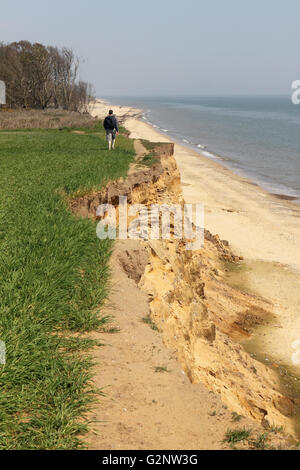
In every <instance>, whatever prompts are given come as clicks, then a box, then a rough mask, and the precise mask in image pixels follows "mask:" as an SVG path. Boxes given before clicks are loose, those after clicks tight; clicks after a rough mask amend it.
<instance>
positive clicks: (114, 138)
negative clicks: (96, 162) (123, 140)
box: [112, 131, 116, 150]
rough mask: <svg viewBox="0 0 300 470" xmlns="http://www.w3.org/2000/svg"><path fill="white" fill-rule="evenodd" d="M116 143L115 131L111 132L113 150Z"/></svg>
mask: <svg viewBox="0 0 300 470" xmlns="http://www.w3.org/2000/svg"><path fill="white" fill-rule="evenodd" d="M115 143H116V131H114V132H113V133H112V149H113V150H114V148H115Z"/></svg>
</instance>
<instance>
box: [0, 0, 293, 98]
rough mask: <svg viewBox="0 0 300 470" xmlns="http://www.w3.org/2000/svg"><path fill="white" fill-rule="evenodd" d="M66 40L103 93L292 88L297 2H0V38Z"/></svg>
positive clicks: (282, 90) (285, 91)
mask: <svg viewBox="0 0 300 470" xmlns="http://www.w3.org/2000/svg"><path fill="white" fill-rule="evenodd" d="M24 39H26V40H29V41H31V42H41V43H43V44H46V45H54V46H59V47H60V46H67V47H71V48H73V49H74V51H75V52H76V54H77V55H78V56H79V57H80V58H81V59H82V62H83V63H82V65H81V72H80V75H81V78H82V79H83V80H86V81H89V82H91V83H92V84H93V86H94V88H95V90H96V94H97V96H98V97H101V96H103V97H105V96H109V95H184V94H194V95H195V94H216V95H220V94H290V93H291V83H292V82H293V81H294V80H297V79H300V48H299V44H300V1H299V0H205V1H204V0H111V1H110V0H51V1H41V0H26V1H24V0H13V1H10V2H7V1H5V2H4V1H3V0H0V41H3V42H12V41H19V40H24Z"/></svg>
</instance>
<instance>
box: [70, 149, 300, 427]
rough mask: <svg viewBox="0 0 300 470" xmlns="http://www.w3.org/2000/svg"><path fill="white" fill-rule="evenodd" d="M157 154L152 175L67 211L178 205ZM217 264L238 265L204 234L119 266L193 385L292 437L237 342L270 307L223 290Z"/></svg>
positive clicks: (176, 180)
mask: <svg viewBox="0 0 300 470" xmlns="http://www.w3.org/2000/svg"><path fill="white" fill-rule="evenodd" d="M157 155H158V156H159V161H158V162H157V163H156V164H155V165H154V166H152V167H151V168H148V169H142V170H139V171H136V172H132V171H131V174H130V176H129V178H128V179H127V180H126V181H123V180H121V181H119V182H115V183H109V184H108V185H107V187H106V188H104V189H103V190H102V191H101V192H99V193H97V194H94V195H89V196H86V197H84V198H80V199H77V200H75V201H73V203H72V204H71V206H72V209H73V211H74V212H76V213H77V214H80V215H83V216H90V217H93V218H95V212H96V208H97V206H98V204H100V203H104V202H108V203H111V204H113V205H115V206H116V207H117V204H118V196H119V195H127V197H128V202H129V203H130V204H131V203H132V204H136V203H141V204H146V205H147V206H149V205H151V204H153V203H156V204H163V203H173V204H174V203H177V204H178V203H180V204H183V202H184V201H183V200H182V192H181V185H180V174H179V172H178V169H177V166H176V162H175V159H174V157H173V156H172V148H168V149H166V148H164V147H163V146H161V147H160V149H159V150H157ZM200 202H201V201H200ZM224 260H226V261H231V262H236V261H237V258H236V257H235V256H234V255H233V253H232V252H231V250H230V248H229V246H228V243H227V242H225V241H221V240H220V239H219V237H218V236H217V235H216V236H213V235H212V234H211V233H210V232H208V231H207V230H205V244H204V248H202V249H201V250H199V251H186V250H185V244H184V242H183V241H181V240H176V239H174V238H173V239H171V240H146V241H141V242H140V248H139V250H136V252H135V253H131V252H128V253H127V255H126V259H123V260H121V261H122V262H121V265H122V266H123V267H124V269H125V271H126V272H127V274H128V276H130V277H132V278H133V279H135V281H136V282H138V283H139V286H140V288H141V289H143V290H144V291H145V292H147V294H148V295H149V307H150V312H151V317H152V320H153V322H154V323H155V324H156V326H157V327H158V328H159V330H160V331H161V333H162V335H163V339H164V342H165V344H166V345H167V346H168V347H169V348H172V349H173V350H176V351H177V357H178V360H179V362H180V364H181V365H182V368H183V370H184V371H185V373H186V374H187V376H188V377H189V379H190V380H191V382H192V383H198V382H202V383H204V384H205V385H206V386H207V387H208V388H209V389H210V390H212V391H213V392H215V393H218V394H220V395H221V397H222V400H223V401H224V403H225V404H227V405H228V407H230V409H231V410H232V411H235V412H237V413H239V414H241V415H245V416H248V417H251V418H253V419H255V420H257V421H259V422H261V423H263V424H265V425H272V426H273V425H275V426H284V427H285V429H286V431H288V432H290V433H293V426H292V423H291V419H290V416H291V415H292V413H293V403H292V402H291V401H290V400H289V399H288V398H287V397H284V396H283V395H282V394H281V393H280V392H279V390H280V384H279V380H278V378H277V376H276V374H275V373H274V372H273V371H271V370H270V369H268V368H267V367H266V366H265V365H263V364H262V363H260V362H258V361H256V360H255V359H253V358H252V357H251V356H250V355H249V354H247V353H246V352H245V350H244V349H243V347H242V346H241V345H240V344H239V343H238V341H239V339H241V338H242V337H245V336H247V335H249V334H250V333H249V328H248V325H249V324H250V325H251V324H252V323H254V324H255V323H256V322H258V323H260V322H264V321H266V320H267V318H268V317H269V316H270V311H271V309H272V306H271V305H270V304H268V303H267V302H265V301H264V300H263V299H261V298H258V297H256V296H252V295H249V294H246V293H242V292H240V291H238V290H235V289H233V288H231V287H230V286H228V285H227V284H226V280H225V274H224Z"/></svg>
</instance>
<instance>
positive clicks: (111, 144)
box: [103, 109, 119, 150]
mask: <svg viewBox="0 0 300 470" xmlns="http://www.w3.org/2000/svg"><path fill="white" fill-rule="evenodd" d="M103 127H104V129H105V130H106V141H107V143H108V150H114V148H115V143H116V135H117V134H119V125H118V120H117V118H116V116H115V115H114V112H113V110H112V109H111V110H110V111H109V113H108V116H106V118H105V119H104V123H103Z"/></svg>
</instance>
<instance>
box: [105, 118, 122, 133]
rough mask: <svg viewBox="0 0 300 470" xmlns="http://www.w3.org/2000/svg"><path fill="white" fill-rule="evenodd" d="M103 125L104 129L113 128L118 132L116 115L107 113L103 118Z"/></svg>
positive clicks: (109, 129) (111, 129) (110, 129)
mask: <svg viewBox="0 0 300 470" xmlns="http://www.w3.org/2000/svg"><path fill="white" fill-rule="evenodd" d="M103 127H104V129H105V130H106V131H113V130H114V129H115V130H116V131H117V132H119V126H118V120H117V118H116V116H115V115H114V114H113V115H109V116H106V118H105V119H104V123H103Z"/></svg>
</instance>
